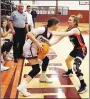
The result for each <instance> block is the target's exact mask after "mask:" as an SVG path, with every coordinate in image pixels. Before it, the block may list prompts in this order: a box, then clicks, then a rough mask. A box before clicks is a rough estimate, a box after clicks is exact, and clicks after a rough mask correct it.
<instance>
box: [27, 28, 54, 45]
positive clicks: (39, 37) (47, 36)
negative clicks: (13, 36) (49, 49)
mask: <svg viewBox="0 0 90 99" xmlns="http://www.w3.org/2000/svg"><path fill="white" fill-rule="evenodd" d="M44 28H45V31H44V33H40V34H38V35H37V36H36V37H35V38H36V39H37V40H38V41H39V42H48V41H49V40H50V38H51V37H52V34H50V33H48V28H47V27H46V26H44ZM26 42H28V43H29V44H33V42H32V41H31V40H30V39H28V40H27V41H26Z"/></svg>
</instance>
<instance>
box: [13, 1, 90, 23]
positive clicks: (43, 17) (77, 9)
mask: <svg viewBox="0 0 90 99" xmlns="http://www.w3.org/2000/svg"><path fill="white" fill-rule="evenodd" d="M85 1H86V0H85ZM15 2H16V1H15ZM15 2H14V3H15ZM22 3H24V5H25V8H26V6H27V5H28V4H29V5H31V6H56V1H52V2H51V0H50V1H49V0H48V1H45V0H43V1H39V0H37V1H35V3H34V4H33V3H32V1H22ZM58 6H64V7H65V6H66V7H69V12H68V15H55V14H38V16H37V19H36V21H37V22H46V21H47V20H48V19H49V18H50V17H58V18H59V19H60V22H66V21H67V20H68V17H69V16H70V15H72V14H75V15H77V14H79V13H80V14H82V15H83V18H82V19H80V22H81V23H89V5H80V3H79V1H61V0H60V1H59V0H58Z"/></svg>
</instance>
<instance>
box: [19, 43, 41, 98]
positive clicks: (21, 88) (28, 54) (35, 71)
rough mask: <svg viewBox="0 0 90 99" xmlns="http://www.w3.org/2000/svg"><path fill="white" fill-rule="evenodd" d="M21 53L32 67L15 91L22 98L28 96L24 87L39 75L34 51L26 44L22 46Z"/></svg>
mask: <svg viewBox="0 0 90 99" xmlns="http://www.w3.org/2000/svg"><path fill="white" fill-rule="evenodd" d="M23 52H24V53H23V55H24V57H25V58H27V59H28V61H29V63H30V64H31V65H32V70H31V71H30V72H29V73H28V75H27V77H26V79H25V80H23V81H22V82H21V84H20V85H19V86H18V87H17V89H18V91H20V92H21V93H22V94H23V95H24V96H29V95H30V93H29V92H27V89H26V86H27V84H28V83H29V82H30V81H31V80H32V79H33V78H34V77H35V76H36V75H37V74H38V73H39V71H40V68H39V61H38V58H37V52H36V49H34V48H33V47H32V46H31V45H30V44H29V43H28V42H27V43H26V44H25V45H24V48H23Z"/></svg>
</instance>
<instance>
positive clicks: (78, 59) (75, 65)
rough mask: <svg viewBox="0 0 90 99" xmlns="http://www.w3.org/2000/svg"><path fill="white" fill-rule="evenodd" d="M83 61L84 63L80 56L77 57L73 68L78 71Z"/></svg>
mask: <svg viewBox="0 0 90 99" xmlns="http://www.w3.org/2000/svg"><path fill="white" fill-rule="evenodd" d="M81 63H82V61H81V59H80V58H75V60H74V63H73V70H74V71H78V70H79V66H80V65H81Z"/></svg>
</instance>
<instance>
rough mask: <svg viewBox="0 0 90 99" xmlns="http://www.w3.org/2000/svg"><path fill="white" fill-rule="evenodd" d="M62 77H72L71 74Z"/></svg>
mask: <svg viewBox="0 0 90 99" xmlns="http://www.w3.org/2000/svg"><path fill="white" fill-rule="evenodd" d="M63 76H64V77H73V74H69V75H63Z"/></svg>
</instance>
